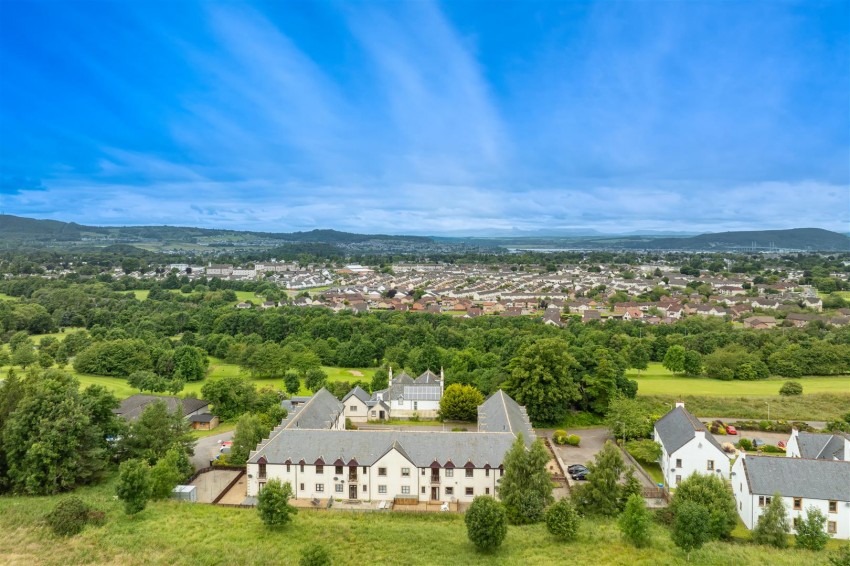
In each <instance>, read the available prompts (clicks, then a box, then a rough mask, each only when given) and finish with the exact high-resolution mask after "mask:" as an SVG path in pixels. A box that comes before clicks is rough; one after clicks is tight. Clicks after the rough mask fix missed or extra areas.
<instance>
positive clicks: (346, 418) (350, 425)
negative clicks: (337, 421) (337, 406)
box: [345, 417, 357, 430]
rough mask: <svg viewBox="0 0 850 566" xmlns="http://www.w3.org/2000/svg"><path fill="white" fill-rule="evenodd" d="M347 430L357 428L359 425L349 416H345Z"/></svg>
mask: <svg viewBox="0 0 850 566" xmlns="http://www.w3.org/2000/svg"><path fill="white" fill-rule="evenodd" d="M345 430H357V425H356V424H354V423H353V422H351V419H350V418H348V417H345Z"/></svg>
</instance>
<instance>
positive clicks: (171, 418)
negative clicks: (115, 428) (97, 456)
mask: <svg viewBox="0 0 850 566" xmlns="http://www.w3.org/2000/svg"><path fill="white" fill-rule="evenodd" d="M194 445H195V441H194V439H193V438H192V436H191V433H190V431H189V424H188V423H187V422H186V420H185V419H184V418H183V409H182V407H181V406H180V405H178V406H177V407H176V408H175V410H174V411H173V412H172V411H169V410H168V405H166V404H165V402H164V401H155V402H154V403H151V404H150V405H148V406H147V407H145V409H144V411H142V414H141V415H140V416H139V418H138V419H136V420H135V421H134V422H133V423H132V424H131V425H130V430H129V432H128V433H127V435H126V436H125V437H124V439H123V441H122V446H121V450H122V451H123V452H124V453H125V454H126V455H127V456H129V457H131V458H142V459H144V460H146V461H147V462H148V463H151V464H153V463H156V461H157V460H159V459H160V458H162V457H163V456H165V453H166V452H168V451H169V450H170V449H171V448H175V447H176V448H177V449H179V450H181V451H182V452H184V453H185V454H187V455H188V454H192V452H193V447H194Z"/></svg>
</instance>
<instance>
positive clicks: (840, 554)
mask: <svg viewBox="0 0 850 566" xmlns="http://www.w3.org/2000/svg"><path fill="white" fill-rule="evenodd" d="M828 558H829V563H830V564H831V565H832V566H850V543H847V544H845V545H842V546H841V548H839V549H838V550H835V551H833V552H830V553H829V557H828Z"/></svg>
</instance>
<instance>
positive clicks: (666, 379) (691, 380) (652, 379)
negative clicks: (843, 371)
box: [626, 363, 850, 396]
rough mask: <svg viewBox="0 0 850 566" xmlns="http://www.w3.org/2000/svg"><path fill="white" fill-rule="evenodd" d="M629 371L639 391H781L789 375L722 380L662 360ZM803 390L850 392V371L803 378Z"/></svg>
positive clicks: (801, 382) (763, 392) (692, 392)
mask: <svg viewBox="0 0 850 566" xmlns="http://www.w3.org/2000/svg"><path fill="white" fill-rule="evenodd" d="M626 375H627V376H628V377H629V378H631V379H634V380H636V381H637V382H638V395H719V396H728V395H735V396H739V395H754V396H756V395H757V396H766V395H777V394H778V393H779V388H780V387H782V384H783V383H785V382H786V381H788V378H783V377H775V378H770V379H762V380H757V381H741V380H732V381H722V380H719V379H711V378H707V377H680V376H677V375H675V374H674V373H672V372H671V371H669V370H667V369H665V368H664V367H663V366H662V365H661V364H660V363H651V364H649V368H647V369H646V370H644V371H641V372H638V370H634V369H632V370H629V371H628V372H626ZM799 382H800V384H801V385H802V386H803V394H804V395H809V394H813V393H848V394H850V375H838V376H829V377H823V376H813V377H802V378H800V379H799Z"/></svg>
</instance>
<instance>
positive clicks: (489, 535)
mask: <svg viewBox="0 0 850 566" xmlns="http://www.w3.org/2000/svg"><path fill="white" fill-rule="evenodd" d="M463 520H464V522H465V523H466V535H467V536H468V537H469V540H470V541H472V544H474V545H475V547H476V548H477V549H478V550H479V551H481V552H491V551H493V550H496V549H497V548H499V546H501V545H502V541H504V540H505V536H506V535H507V534H508V514H507V513H506V512H505V507H504V505H502V504H501V503H499V502H498V501H496V500H495V499H493V498H492V497H489V496H486V495H479V496H478V497H476V498H475V499H473V500H472V505H470V506H469V509H468V510H467V511H466V515H465V516H464V519H463Z"/></svg>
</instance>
